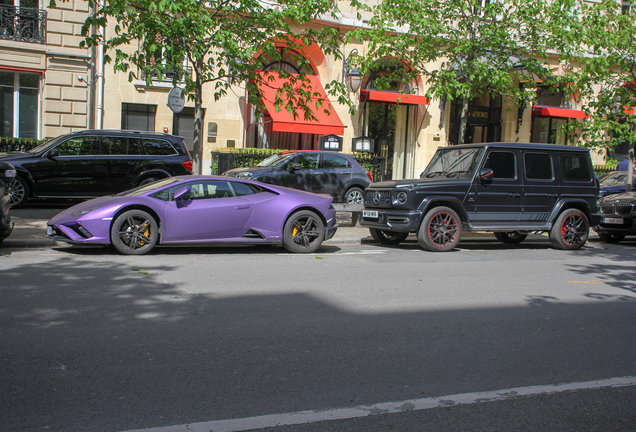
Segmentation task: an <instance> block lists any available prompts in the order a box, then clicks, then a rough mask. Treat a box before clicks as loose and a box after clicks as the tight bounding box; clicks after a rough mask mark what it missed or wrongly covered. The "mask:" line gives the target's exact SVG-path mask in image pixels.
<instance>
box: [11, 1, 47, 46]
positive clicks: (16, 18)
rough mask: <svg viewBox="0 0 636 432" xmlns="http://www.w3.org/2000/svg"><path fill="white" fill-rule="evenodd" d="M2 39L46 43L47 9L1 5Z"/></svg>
mask: <svg viewBox="0 0 636 432" xmlns="http://www.w3.org/2000/svg"><path fill="white" fill-rule="evenodd" d="M0 39H8V40H13V41H17V42H34V43H40V44H44V43H46V10H44V9H35V8H27V7H20V6H11V5H0Z"/></svg>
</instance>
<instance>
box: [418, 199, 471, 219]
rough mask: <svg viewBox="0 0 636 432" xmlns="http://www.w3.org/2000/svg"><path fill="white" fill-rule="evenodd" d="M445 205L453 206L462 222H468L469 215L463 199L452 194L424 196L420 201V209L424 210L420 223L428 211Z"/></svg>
mask: <svg viewBox="0 0 636 432" xmlns="http://www.w3.org/2000/svg"><path fill="white" fill-rule="evenodd" d="M441 206H445V207H448V208H451V209H453V210H454V211H455V213H457V215H458V216H459V218H460V219H461V222H462V223H466V222H468V215H467V213H466V210H465V209H464V206H463V205H462V203H461V201H460V200H458V199H457V198H455V197H452V196H439V197H430V198H424V200H422V202H421V203H420V206H419V210H420V211H421V212H422V219H421V220H420V224H421V223H422V220H424V217H425V216H426V213H428V212H429V211H430V210H431V209H433V208H435V207H441Z"/></svg>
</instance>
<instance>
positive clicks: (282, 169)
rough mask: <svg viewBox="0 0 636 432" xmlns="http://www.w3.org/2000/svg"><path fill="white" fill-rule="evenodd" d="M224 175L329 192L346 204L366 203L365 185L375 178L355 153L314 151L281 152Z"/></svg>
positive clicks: (324, 192)
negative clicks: (253, 164)
mask: <svg viewBox="0 0 636 432" xmlns="http://www.w3.org/2000/svg"><path fill="white" fill-rule="evenodd" d="M223 175H224V176H230V177H238V178H246V179H250V180H256V181H260V182H263V183H270V184H275V185H279V186H287V187H290V188H294V189H301V190H304V191H308V192H314V193H321V194H328V195H331V196H332V197H333V200H334V202H344V203H346V204H362V201H363V197H364V188H366V187H367V186H369V185H370V184H371V182H372V181H373V176H372V175H371V173H370V172H369V171H367V170H365V169H364V168H362V166H361V165H360V164H359V163H358V162H357V161H356V159H355V158H354V157H353V156H351V155H346V154H341V153H334V152H331V151H313V150H290V151H286V152H282V153H278V154H275V155H272V156H270V157H268V158H267V159H265V160H263V162H261V163H259V164H258V165H256V166H254V167H251V168H235V169H231V170H229V171H226V172H224V173H223Z"/></svg>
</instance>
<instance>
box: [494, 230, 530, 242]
mask: <svg viewBox="0 0 636 432" xmlns="http://www.w3.org/2000/svg"><path fill="white" fill-rule="evenodd" d="M494 234H495V237H496V238H497V240H499V241H500V242H502V243H506V244H519V243H521V242H522V241H524V240H525V239H526V237H528V235H527V234H521V233H518V232H517V231H511V232H496V233H494Z"/></svg>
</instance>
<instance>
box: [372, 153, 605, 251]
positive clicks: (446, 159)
mask: <svg viewBox="0 0 636 432" xmlns="http://www.w3.org/2000/svg"><path fill="white" fill-rule="evenodd" d="M598 191H599V184H598V178H597V177H596V175H595V174H594V171H593V166H592V160H591V157H590V151H589V149H586V148H582V147H570V146H558V145H550V144H519V143H489V144H474V145H461V146H452V147H440V148H439V149H438V150H437V152H436V153H435V155H434V156H433V159H432V160H431V162H430V163H429V165H428V167H427V168H426V170H425V171H424V173H423V174H422V175H421V177H420V179H417V180H396V181H387V182H382V183H373V184H371V185H370V186H369V187H368V188H367V190H366V192H365V200H364V210H363V212H362V220H361V225H362V226H365V227H368V228H369V229H370V231H371V235H372V236H373V238H374V239H375V240H376V241H379V242H381V243H384V244H398V243H400V242H402V241H404V240H405V239H406V237H407V236H408V234H409V233H411V232H414V233H416V234H417V240H418V243H419V244H420V246H421V247H422V248H424V249H426V250H429V251H438V252H441V251H449V250H452V249H453V248H455V246H457V243H458V242H459V241H460V239H461V234H462V230H466V231H488V232H493V233H494V234H495V237H496V238H497V239H499V240H500V241H502V242H504V243H520V242H522V241H523V240H525V238H526V236H527V235H528V234H529V233H539V232H549V233H550V240H551V241H552V244H553V246H554V247H555V248H559V249H566V250H573V249H579V248H581V247H582V246H583V245H584V244H585V242H586V241H587V238H588V233H589V227H590V225H592V226H596V225H597V223H598V222H599V221H600V215H599V214H598V206H597V203H596V198H597V196H598Z"/></svg>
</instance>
